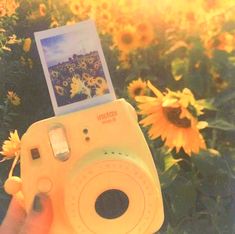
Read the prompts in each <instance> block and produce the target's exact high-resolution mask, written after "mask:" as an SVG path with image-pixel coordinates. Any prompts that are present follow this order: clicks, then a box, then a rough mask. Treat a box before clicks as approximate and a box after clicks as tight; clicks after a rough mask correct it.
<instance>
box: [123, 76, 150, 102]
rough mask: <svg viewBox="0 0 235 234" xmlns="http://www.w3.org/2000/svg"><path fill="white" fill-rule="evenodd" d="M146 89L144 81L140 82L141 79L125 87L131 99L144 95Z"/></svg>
mask: <svg viewBox="0 0 235 234" xmlns="http://www.w3.org/2000/svg"><path fill="white" fill-rule="evenodd" d="M146 88H147V84H146V82H145V81H142V79H141V78H139V79H138V80H133V81H132V82H131V83H130V84H129V85H128V87H127V91H128V94H129V96H130V97H131V98H135V97H136V96H140V95H144V93H145V91H146Z"/></svg>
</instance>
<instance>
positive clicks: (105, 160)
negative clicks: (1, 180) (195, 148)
mask: <svg viewBox="0 0 235 234" xmlns="http://www.w3.org/2000/svg"><path fill="white" fill-rule="evenodd" d="M21 178H22V181H23V184H22V192H23V195H24V197H25V203H26V204H25V206H26V209H27V210H29V209H30V207H31V204H32V202H33V198H34V196H35V194H37V193H39V192H44V193H47V194H48V195H49V196H50V197H51V200H52V205H53V213H54V221H53V225H52V228H51V231H50V234H75V233H76V234H83V233H84V234H90V233H93V234H94V233H95V234H110V233H112V234H127V233H128V234H152V233H154V232H155V231H157V230H158V229H159V228H160V226H161V225H162V222H163V219H164V214H163V204H162V195H161V189H160V185H159V180H158V175H157V172H156V169H155V165H154V162H153V159H152V155H151V153H150V150H149V148H148V146H147V143H146V141H145V139H144V136H143V134H142V132H141V129H140V127H139V125H138V122H137V116H136V113H135V111H134V109H133V107H132V106H131V105H130V104H128V103H127V102H126V101H125V100H124V99H119V100H115V101H112V102H109V103H105V104H102V105H98V106H95V107H92V108H89V109H86V110H81V111H78V112H74V113H70V114H67V115H64V116H57V117H53V118H49V119H46V120H42V121H39V122H36V123H34V124H33V125H32V126H31V127H30V128H29V129H28V130H27V132H26V133H25V134H24V136H23V137H22V147H21Z"/></svg>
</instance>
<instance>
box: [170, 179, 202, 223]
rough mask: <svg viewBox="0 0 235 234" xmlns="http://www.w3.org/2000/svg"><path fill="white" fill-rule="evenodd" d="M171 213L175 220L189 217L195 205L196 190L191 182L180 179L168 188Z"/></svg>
mask: <svg viewBox="0 0 235 234" xmlns="http://www.w3.org/2000/svg"><path fill="white" fill-rule="evenodd" d="M168 192H169V196H170V205H171V209H172V213H173V214H174V216H175V217H176V218H177V219H181V218H183V217H185V216H188V215H189V212H190V210H191V209H192V208H193V207H194V206H195V203H196V194H197V193H196V189H195V187H194V185H193V184H192V182H191V181H189V180H187V179H185V178H180V179H177V180H176V181H175V182H174V183H173V184H172V185H171V186H170V187H169V190H168Z"/></svg>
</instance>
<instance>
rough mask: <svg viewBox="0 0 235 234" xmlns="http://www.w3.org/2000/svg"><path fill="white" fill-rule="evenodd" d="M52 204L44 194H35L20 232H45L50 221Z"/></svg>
mask: <svg viewBox="0 0 235 234" xmlns="http://www.w3.org/2000/svg"><path fill="white" fill-rule="evenodd" d="M52 216H53V215H52V204H51V200H50V199H49V198H48V197H47V196H46V195H45V194H38V195H36V196H35V198H34V201H33V205H32V209H31V211H30V212H29V214H28V216H27V218H26V221H25V223H24V225H23V227H22V229H21V231H20V234H32V233H33V234H47V233H49V230H50V226H51V223H52Z"/></svg>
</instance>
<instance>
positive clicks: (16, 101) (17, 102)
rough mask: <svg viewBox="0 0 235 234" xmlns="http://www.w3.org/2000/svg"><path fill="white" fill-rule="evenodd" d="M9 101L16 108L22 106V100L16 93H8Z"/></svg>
mask: <svg viewBox="0 0 235 234" xmlns="http://www.w3.org/2000/svg"><path fill="white" fill-rule="evenodd" d="M7 99H8V100H9V101H10V103H11V104H12V105H14V106H19V105H20V98H19V97H18V96H17V94H16V93H14V92H12V91H8V94H7Z"/></svg>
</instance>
